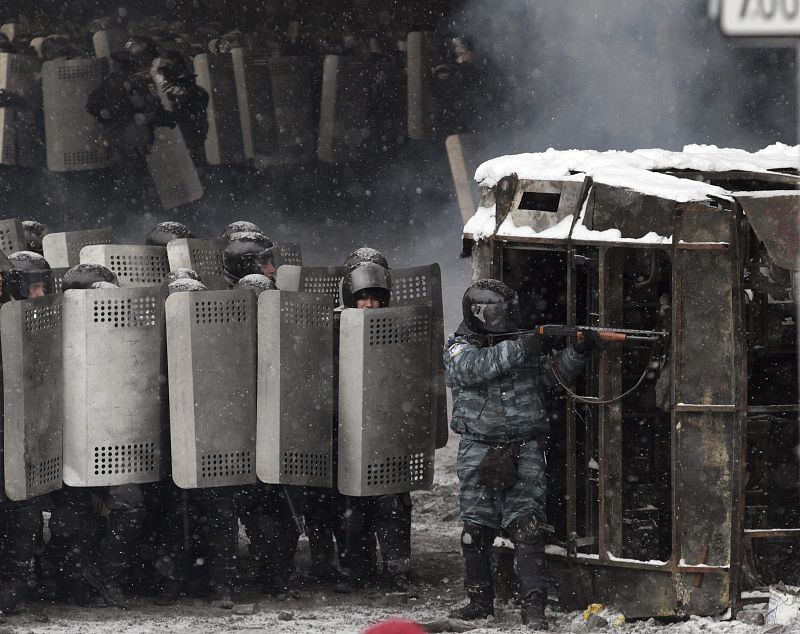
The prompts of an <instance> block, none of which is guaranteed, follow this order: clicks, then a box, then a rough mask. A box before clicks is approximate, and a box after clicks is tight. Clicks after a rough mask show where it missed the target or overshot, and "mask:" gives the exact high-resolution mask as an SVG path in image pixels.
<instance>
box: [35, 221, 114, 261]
mask: <svg viewBox="0 0 800 634" xmlns="http://www.w3.org/2000/svg"><path fill="white" fill-rule="evenodd" d="M112 242H113V238H112V236H111V229H110V228H104V229H87V230H85V231H64V232H61V233H48V234H47V235H46V236H45V237H44V238H42V250H43V251H44V259H45V260H47V263H48V264H49V265H50V266H51V267H62V268H63V267H66V268H69V267H71V266H75V265H76V264H80V261H81V258H80V255H81V249H82V248H83V247H86V246H89V245H90V244H111V243H112Z"/></svg>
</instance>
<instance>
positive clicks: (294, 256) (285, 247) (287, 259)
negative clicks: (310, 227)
mask: <svg viewBox="0 0 800 634" xmlns="http://www.w3.org/2000/svg"><path fill="white" fill-rule="evenodd" d="M273 253H274V254H275V266H277V267H280V266H283V265H284V264H291V265H292V266H303V255H302V253H301V251H300V245H299V244H298V243H297V242H278V243H277V244H276V245H275V247H274V249H273Z"/></svg>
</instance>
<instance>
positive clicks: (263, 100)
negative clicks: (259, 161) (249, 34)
mask: <svg viewBox="0 0 800 634" xmlns="http://www.w3.org/2000/svg"><path fill="white" fill-rule="evenodd" d="M231 58H232V62H233V75H234V78H235V80H236V100H237V103H238V105H239V119H240V121H241V126H242V143H243V147H244V157H245V158H247V159H252V158H254V157H255V154H256V150H255V147H256V141H257V142H258V146H259V149H262V148H265V147H266V148H273V147H274V146H275V141H276V134H275V120H274V117H273V106H272V95H271V93H270V79H269V56H268V55H253V54H251V53H248V52H247V51H245V49H244V48H235V49H233V50H232V51H231Z"/></svg>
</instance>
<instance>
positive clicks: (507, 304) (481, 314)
mask: <svg viewBox="0 0 800 634" xmlns="http://www.w3.org/2000/svg"><path fill="white" fill-rule="evenodd" d="M472 314H473V315H475V318H476V319H477V320H478V321H480V322H481V323H482V324H483V328H484V330H486V331H487V332H494V333H506V332H515V331H517V330H519V329H520V328H521V327H522V317H521V315H520V311H519V300H518V299H517V298H516V297H515V298H514V299H509V300H506V301H504V302H500V303H498V304H473V305H472Z"/></svg>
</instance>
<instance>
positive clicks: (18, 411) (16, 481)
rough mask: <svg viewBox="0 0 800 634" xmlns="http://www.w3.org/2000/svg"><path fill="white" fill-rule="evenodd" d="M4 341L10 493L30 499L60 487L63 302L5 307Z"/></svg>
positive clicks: (0, 326)
mask: <svg viewBox="0 0 800 634" xmlns="http://www.w3.org/2000/svg"><path fill="white" fill-rule="evenodd" d="M0 339H2V349H3V456H4V460H3V468H4V476H5V490H6V495H8V497H9V498H11V499H12V500H27V499H29V498H32V497H35V496H37V495H42V494H43V493H48V492H50V491H55V490H56V489H60V488H61V465H62V454H61V439H62V413H61V412H62V410H61V407H62V398H61V297H57V296H54V295H48V296H46V297H39V298H37V299H31V300H26V301H22V302H8V303H7V304H5V305H4V306H3V308H2V310H0Z"/></svg>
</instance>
